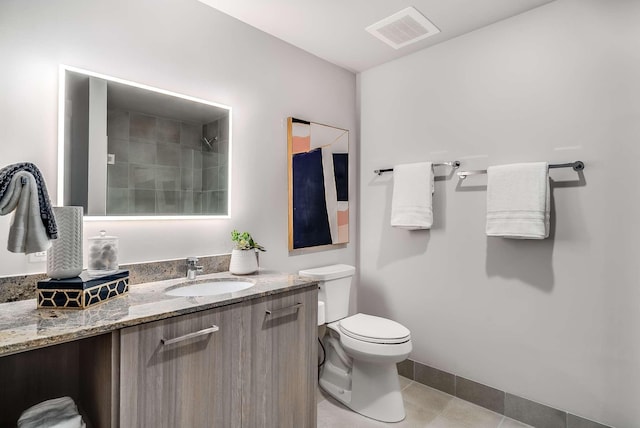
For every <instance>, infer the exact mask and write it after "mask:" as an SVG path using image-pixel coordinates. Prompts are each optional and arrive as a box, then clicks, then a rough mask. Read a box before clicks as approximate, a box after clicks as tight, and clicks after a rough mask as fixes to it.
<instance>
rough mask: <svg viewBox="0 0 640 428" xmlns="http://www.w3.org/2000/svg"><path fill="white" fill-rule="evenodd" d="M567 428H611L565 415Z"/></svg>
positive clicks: (578, 417)
mask: <svg viewBox="0 0 640 428" xmlns="http://www.w3.org/2000/svg"><path fill="white" fill-rule="evenodd" d="M567 428H611V427H610V426H608V425H602V424H599V423H598V422H594V421H590V420H588V419H584V418H581V417H580V416H576V415H572V414H571V413H569V414H568V415H567Z"/></svg>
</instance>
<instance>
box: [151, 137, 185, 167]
mask: <svg viewBox="0 0 640 428" xmlns="http://www.w3.org/2000/svg"><path fill="white" fill-rule="evenodd" d="M157 160H158V162H157V164H158V165H166V166H180V146H178V145H176V144H161V143H160V144H158V146H157Z"/></svg>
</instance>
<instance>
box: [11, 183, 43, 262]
mask: <svg viewBox="0 0 640 428" xmlns="http://www.w3.org/2000/svg"><path fill="white" fill-rule="evenodd" d="M22 178H26V180H27V182H26V184H22ZM13 210H15V212H14V214H13V218H12V220H11V227H10V228H9V242H8V244H7V249H8V250H9V251H11V252H12V253H25V254H29V253H36V252H38V251H45V250H47V249H48V248H49V247H50V246H51V242H50V241H49V237H48V236H47V229H46V228H45V226H44V224H43V223H42V219H41V218H40V202H39V201H38V187H37V184H36V180H35V179H34V177H33V175H32V174H31V173H29V172H26V171H19V172H16V173H15V174H14V175H13V177H12V178H11V182H10V183H9V186H8V187H7V190H6V192H5V193H4V195H3V197H2V198H1V199H0V215H6V214H9V213H10V212H11V211H13Z"/></svg>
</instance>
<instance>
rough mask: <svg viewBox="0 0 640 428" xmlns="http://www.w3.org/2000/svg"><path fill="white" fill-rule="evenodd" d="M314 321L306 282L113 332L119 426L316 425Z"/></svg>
mask: <svg viewBox="0 0 640 428" xmlns="http://www.w3.org/2000/svg"><path fill="white" fill-rule="evenodd" d="M316 324H317V288H316V287H315V286H314V287H308V288H305V289H302V290H299V291H294V292H287V293H281V294H277V295H274V296H270V297H265V298H260V299H254V300H250V301H247V302H243V303H237V304H233V305H229V306H223V307H220V308H216V309H211V310H206V311H202V312H196V313H193V314H189V315H182V316H178V317H174V318H170V319H166V320H162V321H155V322H151V323H147V324H142V325H138V326H134V327H128V328H124V329H122V330H121V333H120V427H122V428H125V427H154V428H155V427H172V428H173V427H190V428H198V427H221V428H227V427H229V428H236V427H243V428H245V427H255V428H287V427H291V428H313V427H315V426H316V399H315V392H316V380H317V332H316ZM213 326H216V327H217V331H213V332H212V331H209V330H207V329H212V327H213ZM163 339H164V341H165V343H164V344H163V343H162V340H163ZM167 339H169V343H167ZM172 339H175V343H173V341H172Z"/></svg>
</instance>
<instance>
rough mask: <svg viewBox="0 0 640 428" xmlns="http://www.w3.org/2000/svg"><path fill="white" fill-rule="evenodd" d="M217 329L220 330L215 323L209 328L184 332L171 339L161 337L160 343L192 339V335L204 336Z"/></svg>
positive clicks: (167, 343) (165, 343)
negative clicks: (182, 334)
mask: <svg viewBox="0 0 640 428" xmlns="http://www.w3.org/2000/svg"><path fill="white" fill-rule="evenodd" d="M218 330H220V328H218V326H217V325H212V326H211V327H209V328H203V329H202V330H200V331H195V332H193V333H189V334H185V335H184V336H178V337H174V338H173V339H165V338H162V339H160V343H162V344H163V345H171V344H174V343H178V342H182V341H183V340H188V339H193V338H194V337H199V336H205V335H207V334H212V333H215V332H216V331H218Z"/></svg>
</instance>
